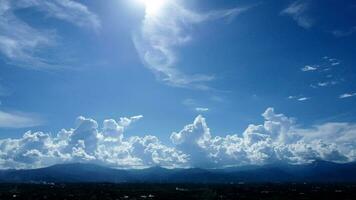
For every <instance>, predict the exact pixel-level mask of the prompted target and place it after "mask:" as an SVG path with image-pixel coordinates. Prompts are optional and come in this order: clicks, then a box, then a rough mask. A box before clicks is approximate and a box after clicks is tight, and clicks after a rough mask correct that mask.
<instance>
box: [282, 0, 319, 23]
mask: <svg viewBox="0 0 356 200" xmlns="http://www.w3.org/2000/svg"><path fill="white" fill-rule="evenodd" d="M308 9H309V3H308V2H306V1H303V0H298V1H294V2H293V3H291V4H290V5H289V6H288V7H287V8H285V9H284V10H282V11H281V14H282V15H288V16H290V17H292V18H293V20H294V21H296V22H297V24H298V25H299V26H301V27H303V28H305V29H308V28H311V27H312V26H313V25H314V20H313V19H312V18H310V17H309V16H308V15H307V11H308Z"/></svg>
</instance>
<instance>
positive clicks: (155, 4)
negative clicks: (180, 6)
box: [139, 0, 167, 15]
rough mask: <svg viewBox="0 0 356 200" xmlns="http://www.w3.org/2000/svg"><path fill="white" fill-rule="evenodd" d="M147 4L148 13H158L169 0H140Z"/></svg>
mask: <svg viewBox="0 0 356 200" xmlns="http://www.w3.org/2000/svg"><path fill="white" fill-rule="evenodd" d="M139 1H140V2H141V3H143V4H144V5H145V9H146V13H147V14H150V15H154V14H157V13H158V12H159V11H160V10H161V9H162V7H163V6H164V4H165V2H166V1H167V0H139Z"/></svg>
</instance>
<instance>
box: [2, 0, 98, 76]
mask: <svg viewBox="0 0 356 200" xmlns="http://www.w3.org/2000/svg"><path fill="white" fill-rule="evenodd" d="M24 8H32V9H37V10H39V11H41V12H44V13H46V14H47V15H48V16H49V17H54V18H57V19H60V20H65V21H68V22H70V23H73V24H75V25H77V26H80V27H90V28H93V29H95V30H97V29H98V28H99V27H100V21H99V20H98V18H97V16H96V15H94V14H93V13H91V12H90V11H89V10H88V8H87V7H86V6H84V5H83V4H80V3H78V2H75V1H72V0H52V1H50V0H30V1H29V0H19V1H9V0H2V1H0V52H1V53H2V54H3V55H4V56H5V58H6V59H7V62H8V63H10V64H12V65H15V66H20V67H24V68H30V69H41V68H53V67H59V65H58V64H55V63H54V62H53V61H51V60H48V59H47V58H46V57H45V56H42V52H43V50H44V49H46V47H50V46H53V45H55V44H56V38H57V37H58V36H57V35H56V32H55V31H54V30H39V29H36V28H34V27H32V26H31V25H30V24H28V23H27V22H25V21H23V20H22V19H20V18H19V17H17V16H16V14H15V11H17V10H20V9H24Z"/></svg>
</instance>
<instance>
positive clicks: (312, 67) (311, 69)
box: [301, 65, 318, 72]
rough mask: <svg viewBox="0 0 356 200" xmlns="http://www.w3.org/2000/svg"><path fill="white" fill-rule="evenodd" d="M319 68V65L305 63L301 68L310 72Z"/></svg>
mask: <svg viewBox="0 0 356 200" xmlns="http://www.w3.org/2000/svg"><path fill="white" fill-rule="evenodd" d="M317 69H318V66H310V65H305V66H304V67H303V68H302V69H301V70H302V71H303V72H308V71H315V70H317Z"/></svg>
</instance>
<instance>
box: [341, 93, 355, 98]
mask: <svg viewBox="0 0 356 200" xmlns="http://www.w3.org/2000/svg"><path fill="white" fill-rule="evenodd" d="M353 96H356V92H355V93H345V94H342V95H340V96H339V98H340V99H344V98H349V97H353Z"/></svg>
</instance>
